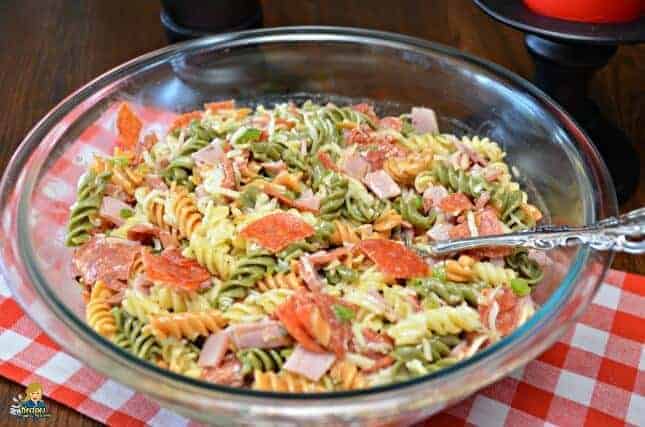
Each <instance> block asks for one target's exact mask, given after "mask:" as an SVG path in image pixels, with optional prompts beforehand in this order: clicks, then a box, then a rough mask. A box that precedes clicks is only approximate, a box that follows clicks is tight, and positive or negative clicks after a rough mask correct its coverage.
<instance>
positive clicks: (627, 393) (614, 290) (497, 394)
mask: <svg viewBox="0 0 645 427" xmlns="http://www.w3.org/2000/svg"><path fill="white" fill-rule="evenodd" d="M138 113H139V114H140V115H141V116H142V117H143V119H144V121H145V122H146V123H154V124H155V125H154V126H155V127H156V128H153V127H152V126H150V127H148V128H144V131H146V132H147V131H157V132H159V133H162V132H163V129H162V128H161V127H160V126H159V123H166V124H167V123H169V122H170V120H172V118H173V115H172V114H169V113H167V112H158V111H154V110H150V109H141V108H139V109H138ZM113 127H114V108H112V109H109V110H108V111H107V112H106V113H105V114H104V115H103V116H102V117H101V118H100V119H99V120H98V121H97V122H96V123H95V124H93V125H91V126H90V127H89V128H88V129H87V130H86V131H85V132H84V133H83V134H81V136H80V137H79V141H78V143H77V144H75V145H74V146H73V147H72V148H71V149H70V150H69V153H66V154H65V156H64V157H62V158H61V159H60V160H59V161H58V162H57V163H56V164H55V165H54V166H53V167H52V172H51V173H53V174H55V175H54V176H50V177H49V178H50V179H48V180H47V182H48V188H46V189H45V191H43V193H44V196H43V197H41V199H42V200H38V199H37V200H35V202H34V210H35V212H34V218H36V219H37V222H38V224H40V225H42V226H43V227H44V228H45V230H43V232H45V233H47V231H48V230H51V227H52V226H54V227H55V228H56V227H57V228H58V229H60V230H62V227H61V224H62V223H64V221H65V220H66V213H65V211H66V209H67V207H68V206H69V204H70V203H71V202H72V201H73V199H74V197H75V195H74V188H75V187H74V184H73V181H74V180H76V179H77V178H78V176H79V175H80V174H81V173H82V171H83V170H84V169H85V168H86V166H87V163H88V162H89V161H90V160H91V158H92V157H93V154H94V153H96V152H104V153H107V152H109V151H111V149H112V145H113V144H114V139H115V134H114V131H113ZM1 237H2V236H0V238H1ZM63 237H64V236H62V235H61V236H57V237H56V238H54V239H47V240H44V241H43V242H42V244H43V246H44V247H41V248H40V252H41V253H46V254H47V256H48V257H50V258H54V257H56V256H57V255H58V256H59V257H60V256H61V255H60V254H65V251H61V250H60V249H61V248H60V245H61V244H62V240H63ZM47 245H50V246H49V247H47ZM4 261H5V262H8V260H4ZM49 261H50V262H52V265H53V266H55V267H56V268H55V269H54V271H58V270H59V269H60V271H64V265H65V264H64V263H66V264H69V260H68V259H60V260H51V259H50V260H49ZM0 313H2V316H0V375H3V376H4V377H6V378H9V379H11V380H13V381H16V382H19V383H21V384H23V385H26V384H29V383H31V382H40V383H41V384H42V386H43V389H44V393H45V395H46V396H47V397H48V398H49V399H53V400H56V401H58V402H60V403H62V404H64V405H67V406H69V407H71V408H74V409H75V410H77V411H79V412H81V413H83V414H85V415H87V416H89V417H91V418H93V419H95V420H98V421H101V422H104V423H107V424H109V425H118V426H125V425H133V426H135V425H153V426H185V425H197V424H196V423H194V422H191V421H189V420H187V419H185V418H183V417H181V416H179V415H177V414H176V413H174V412H172V411H170V410H167V409H164V408H161V407H160V406H159V405H158V404H156V403H155V402H153V401H151V400H149V399H148V398H146V397H145V396H143V395H141V394H139V393H136V392H134V391H133V390H131V389H129V388H127V387H124V386H122V385H120V384H118V383H116V382H114V381H112V380H110V379H107V378H105V377H103V376H102V375H100V374H98V373H96V372H95V371H94V370H92V369H90V368H88V367H86V366H84V365H83V364H82V363H81V362H79V361H78V360H76V359H75V358H73V357H71V356H69V355H67V354H66V353H65V352H63V351H61V349H60V347H59V346H58V345H57V344H56V343H54V342H53V341H52V340H51V339H50V338H49V337H48V336H47V335H46V334H45V333H44V332H43V331H41V330H40V329H39V328H38V326H37V325H36V324H35V323H33V322H32V321H31V320H30V319H29V318H28V317H27V316H26V315H25V314H24V313H23V311H22V310H21V309H20V307H19V306H18V304H17V303H16V301H15V300H14V299H13V298H12V297H11V294H10V292H9V290H8V288H7V287H6V284H5V283H4V279H3V278H2V277H1V276H0ZM644 320H645V277H640V276H636V275H630V274H625V273H621V272H617V271H612V272H610V274H609V275H608V277H607V279H606V281H605V283H603V284H602V286H601V288H600V290H599V292H598V294H597V295H596V297H595V298H594V300H593V303H592V304H591V306H590V307H589V308H588V309H587V311H586V312H585V314H584V316H583V317H582V318H581V319H580V321H579V322H578V323H577V324H575V325H574V327H572V328H571V330H570V331H569V333H568V334H566V335H565V336H564V337H563V338H562V339H561V340H560V341H559V342H558V343H556V344H555V345H554V346H553V347H551V348H550V349H549V350H548V351H546V352H545V353H544V354H543V355H542V356H541V357H539V358H538V359H537V360H534V361H532V362H530V363H529V364H528V365H526V366H525V367H524V368H523V369H521V370H518V371H516V372H514V373H513V374H512V375H510V376H509V377H507V378H504V379H503V380H501V381H499V382H497V383H495V384H493V385H491V386H489V387H487V388H485V389H483V390H481V391H479V392H478V393H476V394H475V395H473V396H471V397H469V398H468V399H466V400H464V401H462V402H461V403H459V404H458V405H456V406H453V407H451V408H449V409H447V410H445V411H443V412H442V413H440V414H438V415H435V416H433V417H432V418H430V419H429V420H427V421H426V422H424V423H422V425H428V426H430V425H432V426H435V425H446V426H460V425H473V424H474V425H482V426H503V425H508V426H515V425H522V426H534V425H535V426H538V425H540V426H542V425H567V426H583V425H584V426H593V425H602V426H605V427H609V426H614V425H615V426H623V425H645V349H644V346H643V343H645V323H644Z"/></svg>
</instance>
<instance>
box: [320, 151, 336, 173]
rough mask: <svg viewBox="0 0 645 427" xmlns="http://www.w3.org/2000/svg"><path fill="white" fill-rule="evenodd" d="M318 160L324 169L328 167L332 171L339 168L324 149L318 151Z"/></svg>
mask: <svg viewBox="0 0 645 427" xmlns="http://www.w3.org/2000/svg"><path fill="white" fill-rule="evenodd" d="M318 160H320V163H322V165H323V166H324V167H325V169H329V170H330V171H334V172H338V171H339V170H340V169H339V168H338V166H336V163H334V161H333V160H332V158H331V157H330V156H329V154H328V153H326V152H324V151H320V152H318Z"/></svg>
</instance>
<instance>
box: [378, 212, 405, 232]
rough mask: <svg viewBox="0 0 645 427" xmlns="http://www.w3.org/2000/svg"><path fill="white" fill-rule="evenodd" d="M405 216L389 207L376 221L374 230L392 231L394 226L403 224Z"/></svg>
mask: <svg viewBox="0 0 645 427" xmlns="http://www.w3.org/2000/svg"><path fill="white" fill-rule="evenodd" d="M402 221H403V218H402V217H401V215H399V214H398V213H397V212H396V211H395V210H394V209H392V208H388V209H387V210H385V211H384V212H383V213H382V214H381V216H379V217H378V218H376V221H374V225H373V227H374V231H378V232H388V233H389V232H390V231H391V230H392V229H393V228H394V227H398V226H399V225H401V222H402Z"/></svg>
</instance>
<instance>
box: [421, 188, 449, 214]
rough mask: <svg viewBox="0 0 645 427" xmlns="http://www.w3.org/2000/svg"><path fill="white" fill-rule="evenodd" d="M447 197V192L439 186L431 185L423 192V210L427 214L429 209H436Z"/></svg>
mask: <svg viewBox="0 0 645 427" xmlns="http://www.w3.org/2000/svg"><path fill="white" fill-rule="evenodd" d="M446 196H448V190H446V188H445V187H443V186H441V185H431V186H429V187H428V188H426V189H425V191H424V192H423V210H424V211H425V212H428V211H429V210H430V208H433V207H437V206H439V204H440V203H441V201H442V200H443V199H444V197H446Z"/></svg>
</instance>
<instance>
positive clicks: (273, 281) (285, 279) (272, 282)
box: [256, 271, 304, 292]
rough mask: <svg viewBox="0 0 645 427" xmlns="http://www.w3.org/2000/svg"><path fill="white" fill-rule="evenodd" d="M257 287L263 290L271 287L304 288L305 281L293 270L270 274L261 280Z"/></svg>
mask: <svg viewBox="0 0 645 427" xmlns="http://www.w3.org/2000/svg"><path fill="white" fill-rule="evenodd" d="M256 287H257V288H258V289H259V290H260V291H262V292H266V291H268V290H271V289H292V290H298V289H303V288H304V282H303V281H302V278H301V277H300V276H299V275H298V274H296V273H295V272H294V271H291V272H289V273H276V274H269V275H267V276H265V277H264V278H263V279H261V280H259V281H258V282H257V284H256Z"/></svg>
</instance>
